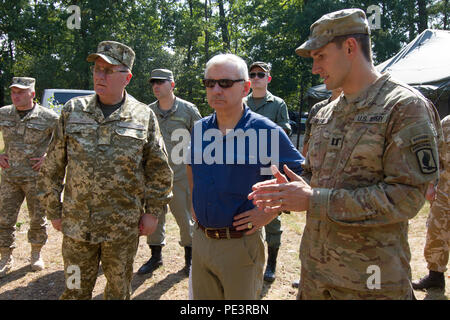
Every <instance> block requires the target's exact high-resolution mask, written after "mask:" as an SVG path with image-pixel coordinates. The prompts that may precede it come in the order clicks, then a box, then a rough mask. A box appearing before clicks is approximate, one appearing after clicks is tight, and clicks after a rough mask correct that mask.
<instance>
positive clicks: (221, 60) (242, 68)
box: [204, 53, 248, 81]
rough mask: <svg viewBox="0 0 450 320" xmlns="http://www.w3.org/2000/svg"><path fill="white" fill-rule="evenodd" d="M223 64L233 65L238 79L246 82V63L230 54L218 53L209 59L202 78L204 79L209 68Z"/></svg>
mask: <svg viewBox="0 0 450 320" xmlns="http://www.w3.org/2000/svg"><path fill="white" fill-rule="evenodd" d="M225 63H232V64H233V65H235V66H236V68H237V70H238V72H239V77H240V78H241V79H244V80H246V81H247V80H248V71H247V63H246V62H245V61H244V59H242V58H241V57H238V56H237V55H235V54H232V53H220V54H218V55H216V56H214V57H212V58H211V59H209V61H208V62H207V63H206V67H205V74H204V77H205V78H206V74H207V73H208V70H209V68H210V67H212V66H213V65H216V64H225Z"/></svg>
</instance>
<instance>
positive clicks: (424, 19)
mask: <svg viewBox="0 0 450 320" xmlns="http://www.w3.org/2000/svg"><path fill="white" fill-rule="evenodd" d="M417 6H418V11H419V20H418V25H417V27H418V29H419V30H418V31H419V34H420V33H422V32H423V31H424V30H425V29H427V28H428V12H427V1H426V0H417Z"/></svg>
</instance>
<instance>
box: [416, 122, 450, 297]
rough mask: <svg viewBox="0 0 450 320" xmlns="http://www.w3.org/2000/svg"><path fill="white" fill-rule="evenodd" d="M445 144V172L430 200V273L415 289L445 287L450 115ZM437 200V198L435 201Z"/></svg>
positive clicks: (427, 251) (427, 247)
mask: <svg viewBox="0 0 450 320" xmlns="http://www.w3.org/2000/svg"><path fill="white" fill-rule="evenodd" d="M442 129H443V133H444V139H445V143H444V144H443V148H442V150H439V151H440V152H439V156H440V161H441V172H440V176H439V182H438V185H437V188H436V190H434V185H433V191H435V192H433V196H432V198H431V199H430V200H431V201H430V202H431V209H430V214H429V216H428V220H427V227H428V229H427V240H426V243H425V250H424V255H425V260H426V261H427V263H428V265H427V267H428V270H429V273H428V275H426V276H425V277H423V278H422V279H420V280H419V281H417V282H413V288H414V289H420V290H422V289H430V288H440V289H444V288H445V276H444V272H445V271H447V263H448V257H449V247H450V225H449V218H450V202H449V195H450V116H446V117H445V118H444V119H443V120H442ZM433 198H434V199H433Z"/></svg>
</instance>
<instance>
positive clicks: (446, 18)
mask: <svg viewBox="0 0 450 320" xmlns="http://www.w3.org/2000/svg"><path fill="white" fill-rule="evenodd" d="M448 27H449V26H448V0H444V30H448V29H449V28H448Z"/></svg>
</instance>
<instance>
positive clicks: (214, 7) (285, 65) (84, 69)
mask: <svg viewBox="0 0 450 320" xmlns="http://www.w3.org/2000/svg"><path fill="white" fill-rule="evenodd" d="M70 5H77V6H79V7H80V9H81V28H80V29H69V28H68V27H67V19H68V18H69V16H70V15H71V14H72V13H71V12H68V11H67V8H68V7H69V6H70ZM370 5H379V6H380V8H381V29H379V30H373V31H372V41H373V52H374V60H375V63H376V64H378V63H380V62H383V61H384V60H386V59H388V58H390V57H391V56H393V55H394V54H395V53H396V52H397V51H398V50H399V49H400V48H401V47H402V46H403V45H404V44H406V43H407V42H408V41H410V40H412V39H413V38H414V37H415V36H417V34H418V33H419V32H420V31H421V30H422V29H423V28H424V26H425V25H426V26H428V27H433V28H447V29H448V27H449V26H448V25H449V22H448V14H449V5H448V0H434V1H422V0H415V1H407V0H389V1H387V0H379V1H371V0H366V1H356V0H355V1H353V0H315V1H308V0H280V1H273V0H181V1H180V0H166V1H163V0H129V1H126V0H102V1H94V0H59V1H53V0H28V1H26V0H15V1H10V0H0V74H1V79H0V104H1V105H4V104H6V103H9V102H10V101H9V88H8V86H9V84H10V81H11V78H12V77H13V76H33V77H35V78H36V79H37V87H36V89H37V90H36V92H37V95H38V98H40V95H41V94H42V92H43V90H44V89H45V88H73V89H89V88H92V75H91V74H90V72H89V63H87V62H86V57H87V56H88V55H89V53H92V52H95V50H96V47H97V45H98V43H99V42H100V41H102V40H115V41H120V42H123V43H125V44H127V45H129V46H130V47H132V48H133V49H134V51H135V52H136V61H135V65H134V68H133V79H132V81H131V83H130V85H129V86H128V88H127V90H128V92H130V93H131V94H132V95H133V96H134V97H136V98H137V99H139V100H141V101H143V102H145V103H150V102H152V101H154V99H155V98H154V96H153V94H152V91H151V87H150V86H149V84H148V79H149V77H150V72H151V70H152V69H154V68H168V69H171V70H172V71H173V72H174V75H175V82H176V95H178V96H180V97H182V98H184V99H186V100H189V101H192V102H194V103H195V104H196V105H197V106H198V107H199V109H200V111H201V112H202V114H203V115H207V114H209V113H211V112H212V110H211V109H210V108H209V106H208V105H207V102H206V98H205V89H204V88H203V86H202V83H201V79H202V78H203V72H204V66H205V63H206V61H207V60H208V59H209V58H211V57H212V56H213V55H215V54H217V53H219V52H232V53H235V54H237V55H239V56H241V57H243V58H244V59H245V60H246V61H247V63H251V62H252V61H255V60H262V61H266V62H270V63H271V64H272V77H273V80H272V83H271V84H270V87H269V89H270V91H272V92H273V93H274V94H276V95H278V96H281V97H283V98H284V99H285V100H286V102H287V103H288V106H289V108H290V109H295V110H298V108H299V106H300V102H301V100H302V97H304V94H305V92H306V90H307V89H308V88H309V87H311V86H313V85H316V84H319V83H320V79H319V78H318V76H313V75H312V74H311V60H310V59H303V58H300V57H298V56H297V55H296V54H295V48H296V47H298V46H299V45H300V44H301V43H303V42H304V41H305V40H306V39H307V38H308V35H309V27H310V25H311V24H312V23H313V22H314V21H315V20H317V19H318V18H320V16H322V15H323V14H325V13H328V12H331V11H334V10H338V9H343V8H349V7H356V8H361V9H363V10H364V11H366V10H367V8H368V7H369V6H370ZM419 8H420V10H419ZM305 108H306V106H304V105H303V110H304V111H305Z"/></svg>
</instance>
